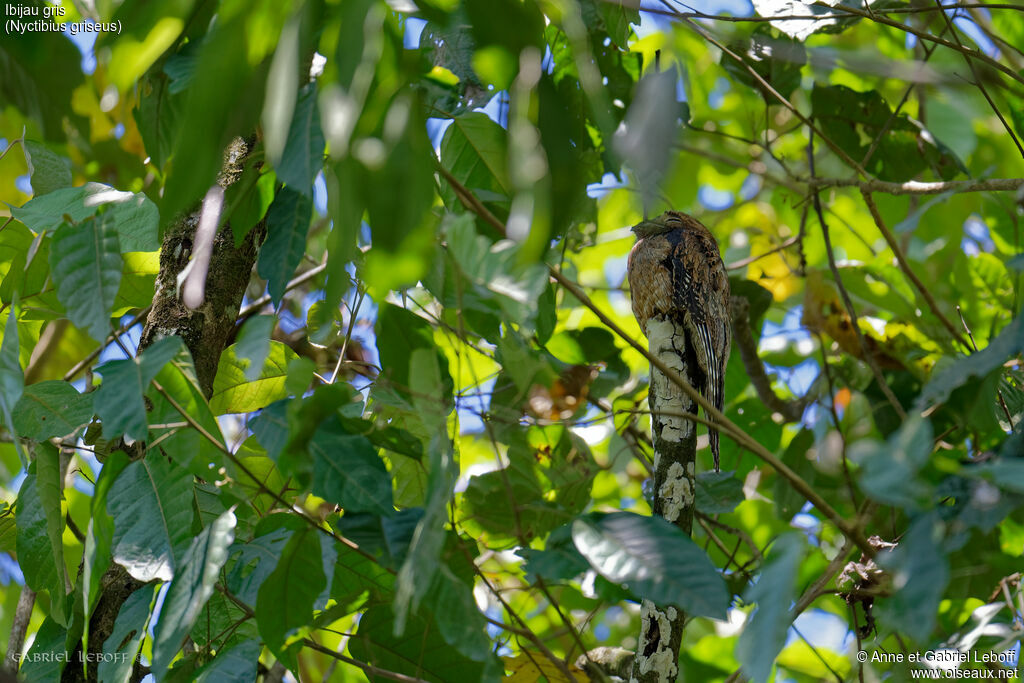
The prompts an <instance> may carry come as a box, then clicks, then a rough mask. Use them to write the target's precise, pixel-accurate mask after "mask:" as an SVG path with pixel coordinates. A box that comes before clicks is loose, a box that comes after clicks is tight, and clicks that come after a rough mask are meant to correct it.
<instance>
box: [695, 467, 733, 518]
mask: <svg viewBox="0 0 1024 683" xmlns="http://www.w3.org/2000/svg"><path fill="white" fill-rule="evenodd" d="M735 475H736V473H735V472H701V473H700V474H698V475H697V479H696V485H697V509H698V510H700V511H701V512H703V513H704V514H705V515H720V514H728V513H730V512H732V511H733V510H734V509H735V508H736V506H737V505H739V504H740V503H742V502H743V500H744V498H745V496H744V494H743V482H742V481H740V480H739V479H737V478H736V476H735Z"/></svg>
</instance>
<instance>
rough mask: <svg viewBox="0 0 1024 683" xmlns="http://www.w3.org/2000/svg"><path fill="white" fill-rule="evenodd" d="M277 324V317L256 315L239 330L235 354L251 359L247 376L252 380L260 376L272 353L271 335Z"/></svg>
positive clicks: (240, 358) (241, 357) (246, 370)
mask: <svg viewBox="0 0 1024 683" xmlns="http://www.w3.org/2000/svg"><path fill="white" fill-rule="evenodd" d="M276 324H277V318H275V317H274V316H272V315H254V316H253V317H251V318H249V319H248V320H246V321H245V322H244V323H242V329H240V330H239V331H238V338H237V340H236V341H235V345H234V349H235V355H236V356H237V357H238V359H239V360H248V361H249V366H248V367H247V368H245V378H246V379H247V380H249V381H250V382H252V381H254V380H255V379H256V378H257V377H259V376H260V372H261V371H262V369H263V363H264V361H266V359H267V354H268V353H270V337H271V335H272V334H273V333H274V326H275V325H276ZM214 391H216V389H215V390H214Z"/></svg>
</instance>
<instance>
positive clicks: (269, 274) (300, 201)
mask: <svg viewBox="0 0 1024 683" xmlns="http://www.w3.org/2000/svg"><path fill="white" fill-rule="evenodd" d="M312 215H313V200H312V198H311V197H307V196H306V195H304V194H302V193H301V192H299V191H297V190H294V189H292V188H290V187H283V188H281V189H280V190H278V191H277V196H276V197H275V198H274V203H273V204H271V205H270V208H269V209H268V210H267V241H266V242H264V243H263V246H262V247H261V248H260V257H259V262H258V263H257V270H258V272H259V274H260V277H261V278H263V279H264V280H266V281H267V289H268V290H269V291H270V296H271V297H273V299H274V302H275V303H278V302H280V301H281V297H282V296H284V290H285V285H287V284H288V280H290V279H291V277H292V273H294V272H295V269H296V268H297V267H298V265H299V263H301V262H302V255H303V254H304V253H305V251H306V235H307V234H308V233H309V220H310V217H311V216H312Z"/></svg>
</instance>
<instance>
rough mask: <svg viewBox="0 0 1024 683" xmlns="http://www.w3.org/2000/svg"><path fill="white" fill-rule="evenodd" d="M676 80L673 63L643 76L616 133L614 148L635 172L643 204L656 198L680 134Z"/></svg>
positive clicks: (647, 203)
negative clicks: (621, 127)
mask: <svg viewBox="0 0 1024 683" xmlns="http://www.w3.org/2000/svg"><path fill="white" fill-rule="evenodd" d="M677 80H678V75H677V73H676V69H675V67H674V66H673V67H671V68H669V69H668V70H667V71H663V72H660V73H655V72H653V71H652V72H649V73H648V74H647V75H646V76H644V77H643V79H641V81H640V83H639V84H638V85H637V91H636V97H635V98H634V99H633V103H632V104H631V105H630V107H629V113H627V114H626V127H625V129H623V131H622V132H620V133H617V134H616V136H615V151H616V152H617V153H618V154H620V155H621V156H622V158H623V159H624V160H625V161H626V163H627V164H629V166H630V167H631V168H632V169H633V170H634V171H635V172H636V176H637V184H638V185H639V187H640V190H641V192H642V193H643V197H644V206H649V205H650V204H651V203H652V202H653V201H655V198H656V197H657V194H658V188H659V186H660V184H661V182H662V180H663V179H664V177H665V173H666V172H667V170H668V165H669V161H670V159H671V156H672V142H674V141H675V139H676V137H677V135H678V134H679V118H680V117H681V116H682V113H683V109H682V106H681V105H680V103H679V102H678V101H677V99H676V81H677Z"/></svg>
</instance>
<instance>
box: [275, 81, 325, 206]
mask: <svg viewBox="0 0 1024 683" xmlns="http://www.w3.org/2000/svg"><path fill="white" fill-rule="evenodd" d="M323 156H324V134H323V132H322V131H321V130H320V108H319V107H318V106H317V88H316V83H315V82H314V83H310V84H309V85H307V86H306V87H304V88H303V89H302V90H301V91H300V92H299V97H298V100H296V102H295V113H294V115H293V116H292V122H291V127H290V128H289V130H288V142H287V143H286V144H285V148H284V157H283V158H282V159H281V163H280V164H278V166H277V177H278V179H279V180H280V181H281V182H283V183H284V184H285V185H287V186H288V187H290V188H292V189H293V190H295V191H296V192H301V193H302V194H304V195H307V196H309V197H312V196H313V178H315V177H316V174H317V173H319V172H320V168H321V167H322V166H323V162H324V159H323Z"/></svg>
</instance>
